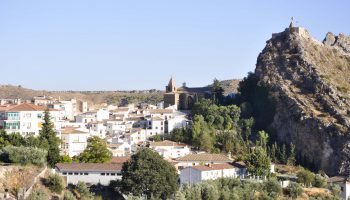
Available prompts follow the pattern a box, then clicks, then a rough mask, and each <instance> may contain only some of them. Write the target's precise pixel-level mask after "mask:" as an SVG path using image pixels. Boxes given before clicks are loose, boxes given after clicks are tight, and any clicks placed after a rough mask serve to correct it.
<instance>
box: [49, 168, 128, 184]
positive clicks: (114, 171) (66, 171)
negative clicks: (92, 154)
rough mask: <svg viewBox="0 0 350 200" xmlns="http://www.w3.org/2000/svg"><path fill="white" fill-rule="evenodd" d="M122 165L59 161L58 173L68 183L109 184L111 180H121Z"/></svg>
mask: <svg viewBox="0 0 350 200" xmlns="http://www.w3.org/2000/svg"><path fill="white" fill-rule="evenodd" d="M121 169H122V165H120V164H112V163H71V164H68V163H58V164H56V173H58V174H59V175H60V176H62V177H63V178H64V179H65V180H66V183H67V184H74V185H76V184H77V183H78V182H79V181H82V182H85V183H86V184H88V185H96V184H101V185H105V186H107V185H109V183H110V182H111V181H115V180H120V179H121V178H122V175H121Z"/></svg>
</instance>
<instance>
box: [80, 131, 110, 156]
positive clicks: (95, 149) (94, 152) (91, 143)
mask: <svg viewBox="0 0 350 200" xmlns="http://www.w3.org/2000/svg"><path fill="white" fill-rule="evenodd" d="M87 142H88V144H87V147H86V149H85V150H84V151H83V152H82V153H81V154H79V155H78V157H77V159H76V160H77V161H79V162H83V163H106V162H109V161H110V160H111V159H112V156H113V155H112V153H111V152H110V151H109V150H108V149H107V144H106V142H105V141H104V140H102V139H101V138H99V137H97V136H93V137H90V138H89V139H88V141H87Z"/></svg>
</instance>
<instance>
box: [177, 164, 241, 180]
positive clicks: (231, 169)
mask: <svg viewBox="0 0 350 200" xmlns="http://www.w3.org/2000/svg"><path fill="white" fill-rule="evenodd" d="M245 175H246V168H245V166H244V165H241V164H238V163H233V164H230V163H223V164H207V165H195V166H191V167H186V168H184V169H182V170H181V172H180V183H181V184H187V185H191V184H195V183H198V182H201V181H205V180H215V179H218V178H225V177H230V178H237V177H243V176H245Z"/></svg>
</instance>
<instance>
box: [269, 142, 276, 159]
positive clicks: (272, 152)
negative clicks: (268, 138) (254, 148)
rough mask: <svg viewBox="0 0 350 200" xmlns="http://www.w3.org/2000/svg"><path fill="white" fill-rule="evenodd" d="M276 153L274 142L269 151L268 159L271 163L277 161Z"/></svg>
mask: <svg viewBox="0 0 350 200" xmlns="http://www.w3.org/2000/svg"><path fill="white" fill-rule="evenodd" d="M276 153H277V143H276V142H275V143H274V144H272V147H271V150H270V157H271V161H272V162H276V161H277V157H276Z"/></svg>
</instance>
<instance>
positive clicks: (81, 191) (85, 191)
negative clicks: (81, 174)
mask: <svg viewBox="0 0 350 200" xmlns="http://www.w3.org/2000/svg"><path fill="white" fill-rule="evenodd" d="M75 190H76V191H77V193H78V195H79V196H78V197H79V199H80V200H90V199H91V200H92V199H93V197H94V195H93V194H92V193H91V192H90V190H89V188H88V187H87V186H86V184H85V183H84V182H81V181H79V182H78V184H77V185H76V186H75Z"/></svg>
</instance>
